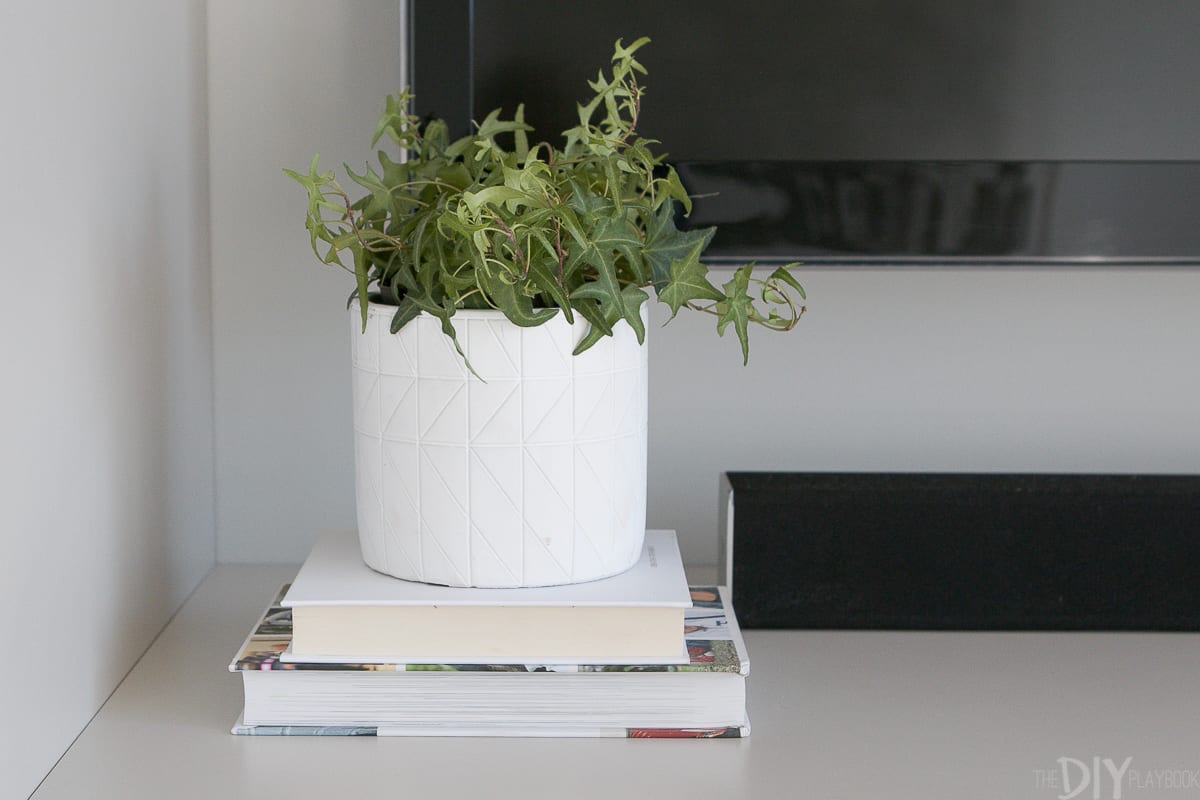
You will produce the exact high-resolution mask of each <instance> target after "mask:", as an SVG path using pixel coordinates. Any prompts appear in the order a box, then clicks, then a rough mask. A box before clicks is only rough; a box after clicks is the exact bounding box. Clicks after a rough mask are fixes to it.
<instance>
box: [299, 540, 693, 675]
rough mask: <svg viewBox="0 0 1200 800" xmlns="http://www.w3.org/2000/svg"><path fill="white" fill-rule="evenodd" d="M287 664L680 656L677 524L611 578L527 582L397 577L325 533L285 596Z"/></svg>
mask: <svg viewBox="0 0 1200 800" xmlns="http://www.w3.org/2000/svg"><path fill="white" fill-rule="evenodd" d="M283 606H284V607H287V608H290V609H291V611H292V619H293V622H294V632H293V638H292V642H291V647H290V648H289V651H288V652H287V653H286V654H284V656H283V658H282V660H283V661H284V662H291V663H299V662H310V663H327V664H342V663H350V662H361V663H463V664H468V663H477V664H496V663H545V664H581V663H582V664H588V663H594V664H685V663H687V660H688V656H687V650H686V647H685V645H684V643H683V640H682V638H681V637H680V636H679V628H680V623H681V620H682V619H683V615H684V612H685V611H686V610H688V609H690V608H691V606H692V600H691V595H690V593H689V590H688V585H687V578H686V576H685V574H684V570H683V560H682V558H681V557H680V554H679V545H678V543H677V542H676V539H675V533H674V531H648V532H647V534H646V540H645V543H644V544H643V548H642V558H641V559H640V560H639V561H638V563H637V564H635V565H634V566H633V567H632V568H630V569H629V570H627V571H626V572H624V573H621V574H620V575H616V576H613V577H611V578H605V579H603V580H598V581H591V582H588V583H579V584H572V585H568V586H550V587H537V588H529V589H470V588H461V587H448V586H437V585H433V584H426V583H416V582H412V581H405V580H400V579H398V578H394V577H391V576H388V575H383V574H381V573H377V572H375V571H374V570H372V569H370V568H369V567H367V566H366V565H365V564H364V563H363V561H362V558H361V555H360V553H359V549H358V541H357V538H356V537H355V535H354V534H353V533H352V532H333V533H328V534H326V535H324V536H322V537H321V538H320V539H319V540H318V541H317V544H316V545H315V546H314V548H313V551H312V554H311V555H310V556H309V558H308V560H307V561H306V562H305V563H304V566H303V567H302V568H301V570H300V573H299V575H297V576H296V580H295V582H294V583H293V584H292V587H291V589H290V590H289V591H288V593H287V595H286V597H285V598H284V600H283Z"/></svg>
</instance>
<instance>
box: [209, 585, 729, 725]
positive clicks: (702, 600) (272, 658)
mask: <svg viewBox="0 0 1200 800" xmlns="http://www.w3.org/2000/svg"><path fill="white" fill-rule="evenodd" d="M288 588H289V587H288V585H285V586H283V587H282V588H280V590H279V591H278V592H277V593H276V595H275V597H274V599H273V600H272V602H271V604H270V606H269V607H268V608H267V610H266V611H265V612H263V614H262V616H260V617H259V620H258V622H257V623H256V624H255V626H254V628H253V629H252V631H251V633H250V635H249V636H248V637H247V638H246V641H245V642H244V643H243V645H242V647H241V649H240V650H239V651H238V653H237V655H236V656H235V657H234V659H233V661H232V662H231V663H230V665H229V670H230V671H231V672H246V671H278V670H289V671H290V670H320V671H331V672H357V671H374V672H425V671H441V672H472V673H479V672H509V673H511V672H571V673H599V672H608V673H611V672H725V673H737V674H740V675H743V676H745V675H748V674H749V671H750V662H749V658H748V657H747V655H746V646H745V643H744V642H743V640H742V636H741V632H740V630H739V629H738V626H737V619H736V617H735V616H734V615H733V613H732V612H731V609H730V606H729V603H728V596H727V594H726V590H725V588H724V587H718V586H693V587H691V596H692V608H689V609H687V612H686V614H685V618H684V630H683V632H682V633H683V637H684V640H685V642H686V646H687V651H688V658H689V661H688V663H687V664H627V665H612V664H596V665H586V664H585V665H563V664H397V663H344V664H330V663H308V662H294V661H281V660H280V656H281V655H282V654H283V653H284V652H286V651H287V649H288V647H289V646H290V644H291V609H290V608H286V607H284V606H282V605H280V601H281V600H282V599H283V596H284V595H285V594H286V593H287V591H288ZM749 731H750V728H749V724H748V723H744V724H742V725H740V726H722V727H716V728H689V729H680V728H669V729H668V728H588V727H574V726H567V727H561V726H560V727H555V728H512V729H502V728H495V727H489V728H487V729H479V728H474V729H473V728H456V727H453V726H429V725H423V726H419V727H406V726H386V727H385V726H333V725H330V726H315V725H290V726H282V725H246V724H244V723H243V722H242V720H240V719H239V720H238V722H237V724H235V725H234V727H233V729H232V732H233V733H235V734H238V735H246V736H251V735H253V736H472V735H477V736H484V735H486V736H556V737H558V736H587V737H628V738H706V739H707V738H737V737H742V736H747V735H749Z"/></svg>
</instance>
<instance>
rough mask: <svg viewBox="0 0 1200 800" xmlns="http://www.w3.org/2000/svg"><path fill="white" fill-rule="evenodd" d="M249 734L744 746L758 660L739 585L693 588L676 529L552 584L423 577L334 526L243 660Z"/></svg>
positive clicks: (243, 726) (244, 723)
mask: <svg viewBox="0 0 1200 800" xmlns="http://www.w3.org/2000/svg"><path fill="white" fill-rule="evenodd" d="M229 668H230V670H231V671H233V672H239V673H241V675H242V679H243V685H244V690H245V709H244V711H243V714H242V718H241V719H239V720H238V721H237V723H236V724H235V725H234V728H233V732H234V733H236V734H244V735H276V736H278V735H300V736H304V735H308V736H320V735H341V736H387V735H392V736H405V735H408V736H622V737H639V738H640V737H695V738H718V737H740V736H746V735H748V734H749V724H748V723H747V721H746V676H747V674H748V673H749V668H750V665H749V660H748V659H747V656H746V647H745V644H744V643H743V641H742V637H741V634H740V632H739V631H738V627H737V621H736V619H735V618H734V615H733V609H732V608H731V607H730V606H729V604H728V599H727V597H726V594H725V590H724V588H723V587H716V586H692V587H689V586H688V585H687V581H686V578H685V577H684V572H683V564H682V561H681V559H680V556H679V548H678V545H677V543H676V541H675V534H674V532H672V531H649V532H647V534H646V543H645V545H644V547H643V551H642V558H641V560H640V561H639V562H638V564H637V565H635V566H634V567H633V568H632V569H630V570H629V571H627V572H624V573H622V574H620V575H617V576H615V577H612V578H608V579H605V580H601V581H593V582H590V583H583V584H575V585H570V586H554V587H546V588H538V589H462V588H450V587H445V586H434V585H431V584H422V583H413V582H409V581H402V580H398V579H396V578H391V577H388V576H385V575H381V574H379V573H376V572H374V571H373V570H371V569H370V568H368V567H367V566H366V565H364V564H363V563H362V559H361V557H360V555H359V552H358V541H357V537H356V536H355V534H354V533H353V532H352V531H351V532H342V533H330V534H327V535H325V536H324V537H322V538H321V539H320V540H319V541H318V542H317V544H316V546H315V547H314V548H313V551H312V554H311V555H310V556H309V558H308V560H307V561H306V562H305V563H304V566H303V567H302V568H301V570H300V573H299V574H298V575H297V576H296V579H295V581H294V582H293V583H292V584H290V585H289V586H284V587H283V588H281V589H280V590H279V592H278V593H277V594H276V595H275V598H274V600H273V601H272V602H271V604H270V607H268V608H267V610H266V611H265V612H264V613H263V615H262V616H261V617H260V618H259V620H258V622H257V624H256V625H255V626H254V628H253V630H252V631H251V633H250V636H249V637H248V638H247V639H246V642H245V643H244V644H243V646H242V648H241V650H240V651H239V652H238V654H237V656H236V657H235V658H234V660H233V663H231V664H230V666H229Z"/></svg>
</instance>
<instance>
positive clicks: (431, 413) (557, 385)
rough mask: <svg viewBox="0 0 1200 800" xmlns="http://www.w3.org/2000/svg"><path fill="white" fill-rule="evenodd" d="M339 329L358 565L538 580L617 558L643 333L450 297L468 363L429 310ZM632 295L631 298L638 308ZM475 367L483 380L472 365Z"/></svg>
mask: <svg viewBox="0 0 1200 800" xmlns="http://www.w3.org/2000/svg"><path fill="white" fill-rule="evenodd" d="M393 312H394V309H391V308H388V307H386V306H375V305H372V306H371V307H370V310H369V316H368V325H367V330H366V332H365V333H363V332H361V328H360V317H359V314H358V310H357V308H354V309H352V311H351V314H350V318H351V326H352V336H353V350H352V353H353V372H354V382H353V386H354V436H355V469H356V501H357V507H358V524H359V538H360V542H361V545H362V552H363V559H364V561H365V562H366V563H367V564H368V566H370V567H371V568H372V569H375V570H377V571H379V572H383V573H386V574H389V575H394V576H396V577H399V578H405V579H409V580H418V581H426V582H431V583H442V584H448V585H453V586H490V587H510V586H545V585H553V584H563V583H575V582H580V581H588V580H596V579H598V578H603V577H608V576H610V575H614V574H617V573H619V572H622V571H624V570H625V569H627V568H629V567H630V566H632V565H633V563H634V562H635V561H636V560H637V558H638V556H639V555H640V553H641V548H642V538H643V535H644V532H645V522H646V411H647V403H646V399H647V384H646V377H647V361H646V348H645V347H644V346H640V345H638V344H637V340H636V337H635V336H634V334H633V331H632V330H631V329H630V328H629V327H628V325H627V324H625V323H624V322H621V323H619V324H618V326H617V327H616V328H615V333H616V335H615V336H614V337H605V338H603V339H601V340H600V341H599V342H598V343H596V344H595V345H594V346H593V347H592V348H591V349H590V350H588V351H587V352H585V353H584V354H582V355H580V356H573V355H571V351H572V350H573V349H574V347H575V345H576V343H577V342H578V340H579V338H580V337H581V336H582V335H583V333H584V332H585V331H586V327H587V325H586V323H584V322H582V320H581V321H579V322H577V323H576V324H575V325H569V324H567V323H566V321H565V319H563V317H562V316H561V314H560V315H559V316H557V317H555V318H553V319H552V320H551V321H550V322H548V323H546V324H545V325H541V326H537V327H533V328H519V327H517V326H515V325H513V324H511V323H510V322H508V321H507V320H506V319H504V317H503V315H502V314H501V313H500V312H496V311H459V312H458V313H456V314H455V316H454V323H455V328H456V330H457V331H458V337H459V341H460V342H461V343H462V344H463V349H464V350H465V351H466V353H467V355H468V357H469V358H470V359H471V363H472V365H473V366H474V367H475V369H476V371H477V372H478V373H479V376H480V377H475V376H474V375H471V373H470V372H468V371H467V369H466V368H465V365H464V364H463V362H462V359H461V357H460V356H459V355H458V353H457V352H456V351H455V349H454V346H453V344H452V343H451V342H450V340H449V339H448V338H447V337H446V336H445V335H443V334H442V331H441V325H440V323H439V322H438V321H437V320H436V319H434V318H432V317H429V316H426V315H421V316H419V317H417V318H416V319H414V320H412V321H411V322H409V323H408V324H407V325H405V326H404V327H403V328H401V330H400V331H399V332H398V333H397V334H395V335H393V334H391V333H390V331H389V325H390V322H391V315H392V313H393ZM644 313H645V309H644V307H643V314H644ZM480 378H482V380H481V379H480Z"/></svg>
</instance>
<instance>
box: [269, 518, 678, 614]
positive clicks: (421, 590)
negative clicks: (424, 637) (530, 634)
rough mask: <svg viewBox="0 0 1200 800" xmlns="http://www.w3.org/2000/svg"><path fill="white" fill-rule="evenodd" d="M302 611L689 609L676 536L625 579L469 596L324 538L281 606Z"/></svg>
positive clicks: (650, 549)
mask: <svg viewBox="0 0 1200 800" xmlns="http://www.w3.org/2000/svg"><path fill="white" fill-rule="evenodd" d="M283 605H284V606H285V607H288V608H296V607H299V606H509V607H511V606H542V607H545V606H563V607H572V606H602V607H618V606H639V607H640V606H659V607H673V608H690V607H691V605H692V601H691V596H690V594H689V592H688V583H687V577H686V575H685V574H684V571H683V559H682V558H681V557H680V554H679V545H678V543H677V542H676V540H675V532H674V531H661V530H651V531H646V541H645V543H644V544H643V545H642V558H641V560H639V561H638V563H637V564H635V565H634V566H633V567H631V568H630V569H628V570H626V571H625V572H622V573H621V574H620V575H614V576H613V577H611V578H604V579H603V580H598V581H590V582H588V583H576V584H570V585H567V586H545V587H538V588H534V589H464V588H460V587H453V586H438V585H435V584H430V583H417V582H415V581H405V580H400V579H399V578H393V577H391V576H389V575H384V574H382V573H379V572H376V571H374V570H373V569H371V568H370V567H368V566H367V565H366V564H365V563H363V560H362V554H361V553H360V552H359V547H358V535H357V533H356V532H354V531H352V530H348V531H331V532H329V533H326V534H324V535H323V536H321V538H320V539H319V540H318V541H317V543H316V545H315V546H314V547H313V550H312V553H311V555H309V557H308V560H307V561H305V562H304V566H303V567H301V569H300V573H299V574H298V575H297V576H296V580H295V581H293V582H292V588H291V589H290V590H289V591H288V593H287V596H286V597H285V598H284V599H283Z"/></svg>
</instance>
